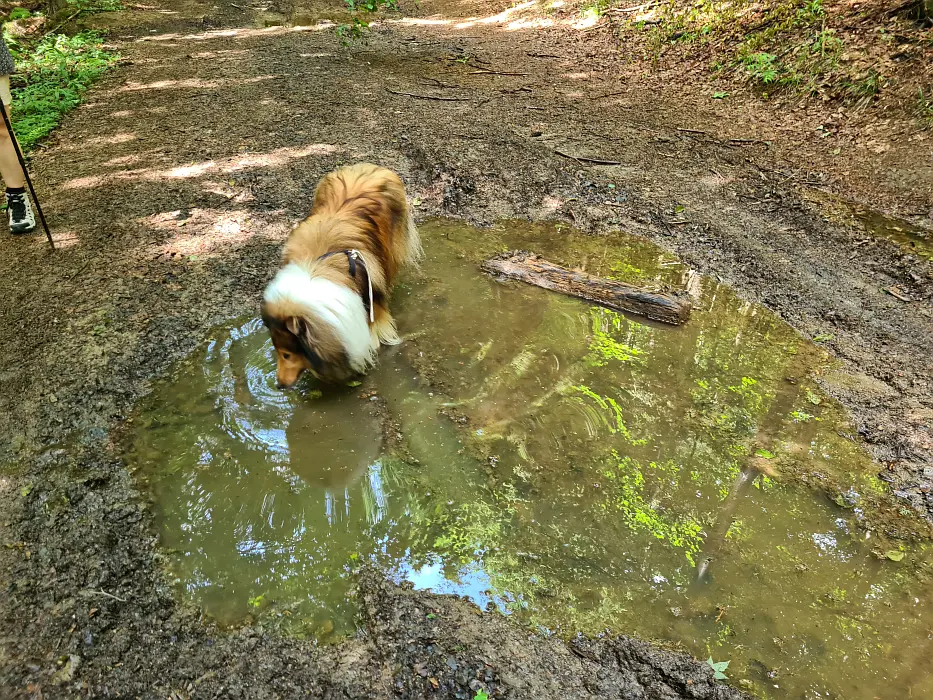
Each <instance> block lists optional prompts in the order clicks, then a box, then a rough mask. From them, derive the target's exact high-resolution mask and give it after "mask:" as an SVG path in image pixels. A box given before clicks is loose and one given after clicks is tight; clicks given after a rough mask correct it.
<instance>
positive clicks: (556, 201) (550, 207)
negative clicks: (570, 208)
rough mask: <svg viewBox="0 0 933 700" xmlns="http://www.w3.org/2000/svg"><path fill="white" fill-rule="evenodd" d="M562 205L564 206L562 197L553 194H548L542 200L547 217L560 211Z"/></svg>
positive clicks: (543, 211)
mask: <svg viewBox="0 0 933 700" xmlns="http://www.w3.org/2000/svg"><path fill="white" fill-rule="evenodd" d="M562 206H564V200H563V199H562V198H561V197H555V196H553V195H547V196H546V197H545V198H544V199H543V200H542V201H541V211H542V214H543V215H544V216H545V217H546V216H547V215H549V214H554V213H556V212H558V211H559V210H560V208H561V207H562Z"/></svg>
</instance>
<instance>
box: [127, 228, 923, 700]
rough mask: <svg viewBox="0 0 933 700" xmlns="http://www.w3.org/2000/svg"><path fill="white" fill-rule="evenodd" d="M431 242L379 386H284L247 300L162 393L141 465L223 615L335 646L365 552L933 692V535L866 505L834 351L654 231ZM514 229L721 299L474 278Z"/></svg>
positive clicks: (833, 686)
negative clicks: (596, 293) (624, 307)
mask: <svg viewBox="0 0 933 700" xmlns="http://www.w3.org/2000/svg"><path fill="white" fill-rule="evenodd" d="M423 234H424V238H425V247H426V250H427V257H426V260H425V261H424V263H423V267H422V270H421V272H420V273H419V274H417V275H412V276H411V277H410V278H409V279H408V280H407V281H405V282H404V283H403V284H402V285H401V286H400V288H399V289H398V294H397V296H396V300H395V307H396V310H397V316H398V317H399V321H400V327H401V331H402V333H403V334H404V335H407V336H408V337H409V340H408V341H407V342H406V343H405V344H404V345H403V346H401V347H399V348H393V349H386V350H384V352H383V354H382V359H381V362H380V366H379V368H378V369H377V370H376V371H375V372H374V373H373V374H372V375H371V376H370V377H368V378H367V379H366V381H365V382H364V383H363V385H362V386H360V387H352V388H351V387H348V388H344V389H340V390H324V391H321V390H320V388H318V387H315V386H314V385H313V384H311V383H306V384H304V388H303V389H302V390H300V391H297V392H293V393H287V394H285V393H281V392H279V391H277V390H276V389H275V387H274V360H273V357H272V349H271V345H270V343H269V341H268V338H267V335H266V334H265V332H264V331H263V329H262V327H261V324H260V323H259V322H258V321H256V320H249V321H247V322H245V323H242V324H240V325H237V326H235V327H232V328H229V329H225V330H219V331H218V332H217V333H216V334H215V336H214V337H213V338H212V339H211V341H210V343H209V344H208V345H207V346H206V348H205V349H204V350H203V351H202V352H200V353H199V354H197V355H196V356H194V357H192V358H191V359H190V360H188V361H187V362H185V363H184V364H183V365H181V366H180V367H179V369H178V371H177V372H176V373H175V375H174V376H173V377H172V378H171V379H170V380H169V381H166V382H165V383H163V384H162V385H160V386H159V387H157V389H156V390H155V391H154V392H153V394H152V396H151V398H150V399H149V401H148V403H147V405H146V406H145V407H144V408H143V409H142V411H141V414H140V416H139V417H138V419H137V421H136V425H137V426H138V428H137V430H136V432H135V433H134V435H132V436H131V440H130V445H129V451H128V456H129V459H130V461H131V462H132V463H133V464H134V465H135V466H136V467H138V468H139V472H140V474H141V475H142V478H143V479H144V480H145V481H146V483H147V484H148V486H149V487H150V488H151V490H152V493H153V495H154V497H155V499H156V504H157V505H156V508H157V512H158V516H159V525H160V527H161V534H162V540H163V543H164V545H165V547H166V548H168V549H169V550H170V551H171V552H172V553H173V556H172V557H171V562H172V563H171V566H172V569H173V571H174V573H175V576H176V577H177V579H178V583H179V585H180V586H181V587H182V588H183V590H184V591H186V592H187V593H188V594H189V595H190V596H192V598H193V599H194V600H196V601H197V602H198V603H199V604H200V605H201V606H203V608H204V609H205V611H206V612H207V613H208V614H210V615H212V616H214V617H215V618H216V619H217V620H218V621H219V622H220V623H221V624H227V625H236V624H242V623H244V622H248V621H249V620H251V619H255V618H260V617H261V618H262V619H263V620H264V622H265V623H266V624H269V625H280V626H281V627H282V628H283V631H285V632H286V633H291V634H300V635H314V636H317V637H321V638H328V637H339V636H340V635H341V634H345V633H348V632H350V631H352V629H353V620H354V614H355V606H354V603H353V601H352V599H351V598H348V596H347V594H348V592H349V590H350V588H351V584H352V575H351V571H352V570H353V568H354V567H355V566H357V565H358V564H359V563H361V562H364V561H366V562H372V563H376V564H378V565H379V566H381V567H384V568H385V569H386V570H389V571H390V572H392V573H393V575H395V576H396V577H398V578H400V579H407V580H410V581H412V582H414V583H415V585H416V586H418V587H426V588H433V589H435V590H438V591H446V592H457V593H461V594H465V595H469V596H470V597H471V598H473V599H474V600H475V601H476V602H477V603H479V604H480V605H486V604H487V603H489V602H492V603H494V604H496V605H497V606H499V608H500V609H501V610H503V611H505V612H508V613H509V614H512V615H514V616H516V617H517V618H519V619H520V620H522V621H523V622H525V623H527V624H530V625H532V626H534V627H535V628H537V629H540V630H545V631H549V632H555V633H559V634H571V633H574V632H576V631H578V630H582V631H584V632H587V633H595V632H598V631H601V630H603V629H605V628H607V627H608V628H610V629H615V630H619V631H624V632H629V633H637V634H641V635H643V636H646V637H651V638H660V639H666V640H670V641H675V642H679V643H681V644H683V645H684V646H685V648H687V649H688V650H690V651H691V652H693V653H694V654H696V655H698V656H702V657H704V658H705V657H707V656H710V655H711V656H712V657H713V658H714V660H716V661H722V660H730V661H731V664H730V666H729V671H728V672H727V673H728V675H730V677H731V678H732V679H733V681H739V680H741V681H743V682H744V683H745V684H746V685H749V684H751V685H753V686H754V687H755V688H757V689H758V690H759V692H761V693H762V694H766V695H767V696H768V697H793V698H799V697H806V698H847V699H852V700H861V699H863V698H864V699H865V700H870V699H872V698H875V697H908V696H909V694H910V693H913V697H917V698H919V697H931V691H930V688H931V687H933V676H931V670H930V667H929V664H928V663H925V662H927V661H928V660H929V654H930V651H931V649H933V643H931V641H930V622H929V621H930V619H931V612H933V610H931V608H933V596H931V593H930V590H931V588H930V586H929V585H928V584H926V583H925V582H926V581H927V580H928V578H929V572H930V565H929V554H928V548H927V545H926V543H925V541H923V540H919V541H917V542H916V543H914V544H911V545H910V546H908V547H903V546H901V547H899V546H898V545H897V544H896V543H895V544H891V543H890V542H889V543H882V542H881V539H880V538H879V535H878V534H877V533H875V532H873V531H872V530H871V527H870V526H869V525H867V524H866V521H865V519H864V516H865V512H866V509H867V508H869V507H870V504H871V503H872V502H873V501H876V500H878V499H883V498H884V494H885V487H884V485H883V484H881V483H880V482H878V481H877V479H875V478H874V476H872V474H873V472H872V464H871V462H870V461H869V460H868V459H867V458H866V457H865V455H864V453H863V452H862V451H861V449H860V448H859V447H858V446H857V445H856V444H854V443H853V442H852V441H851V439H850V438H848V437H846V436H847V435H848V434H849V432H850V430H849V428H848V427H847V425H846V423H845V421H844V419H843V417H842V416H841V414H840V412H839V411H838V410H837V408H836V407H835V406H834V405H833V404H832V403H831V402H830V401H829V400H828V399H827V398H826V397H825V396H823V395H822V394H821V393H820V392H819V391H818V389H817V388H816V386H815V384H814V383H813V381H812V376H813V375H814V373H816V372H819V371H820V369H821V368H822V367H823V361H822V359H821V356H820V353H819V352H818V351H817V350H816V349H815V348H814V347H813V346H811V345H809V344H808V343H805V342H803V341H802V340H801V339H800V338H799V337H798V336H797V335H796V334H795V333H794V332H793V331H792V330H791V329H789V328H788V327H787V326H786V325H784V324H783V323H781V322H780V321H779V320H777V319H776V318H775V317H773V316H772V315H770V314H769V313H767V312H766V311H764V310H763V309H761V308H760V307H757V306H755V305H752V304H749V303H746V302H743V301H741V300H739V299H737V298H736V297H735V296H734V295H733V294H732V293H730V291H729V290H728V289H726V288H724V287H722V286H721V285H717V284H714V283H711V282H710V281H708V280H705V279H702V278H699V277H696V276H694V275H691V274H689V273H688V272H687V271H686V270H685V269H684V268H683V267H682V266H680V265H679V264H678V263H677V262H676V261H675V260H673V259H671V258H670V256H668V255H667V254H665V253H663V252H662V251H660V250H658V249H657V248H655V247H653V246H651V245H650V244H648V243H646V242H643V241H640V240H638V239H634V238H629V237H625V236H622V235H617V236H611V237H606V238H593V237H586V236H582V235H579V234H576V233H574V232H572V231H568V230H567V229H566V228H560V227H553V226H531V225H528V224H514V225H513V224H509V225H506V226H500V227H498V228H496V229H492V230H486V231H481V230H476V229H471V228H469V227H466V226H464V225H462V224H459V223H452V222H445V221H435V222H430V223H428V224H426V225H425V226H424V227H423ZM509 248H525V249H533V250H535V252H538V253H540V254H542V255H544V256H545V257H548V258H550V259H552V260H554V261H556V262H560V263H562V264H565V265H567V266H572V267H579V268H584V269H586V270H587V271H589V272H592V273H594V274H598V275H602V276H611V277H616V278H619V279H623V280H626V281H629V282H633V283H636V284H656V283H667V284H672V285H676V286H686V287H687V288H689V289H690V290H691V291H692V292H693V293H694V294H695V295H697V296H698V298H699V301H698V302H697V305H696V309H695V311H694V314H693V318H692V319H691V321H690V322H689V323H688V324H686V325H685V326H683V327H681V328H669V327H661V326H658V325H655V324H651V323H646V322H644V321H642V320H637V319H632V318H627V317H625V316H623V315H620V314H617V313H614V312H611V311H608V310H606V309H602V308H597V307H593V306H589V305H586V304H584V303H581V302H579V301H576V300H574V299H570V298H566V297H562V296H559V295H556V294H552V293H549V292H545V291H543V290H539V289H534V288H530V287H527V286H521V285H512V284H501V283H498V282H495V281H492V280H490V279H488V278H487V277H485V276H483V275H482V274H481V273H480V272H479V271H478V268H477V265H476V263H477V262H478V261H480V260H481V259H483V258H484V257H486V256H489V255H491V254H493V253H495V252H498V251H501V250H504V249H509ZM452 412H453V413H452ZM446 415H454V416H461V417H463V418H465V419H466V420H462V418H461V419H460V420H451V419H450V418H448V417H446ZM802 478H805V479H806V480H808V481H809V482H810V483H812V484H816V485H820V484H826V485H827V489H824V490H817V489H815V488H808V487H806V486H804V485H802V484H801V479H802ZM829 485H832V487H831V488H829ZM829 494H832V495H833V496H834V498H831V497H830V495H829ZM834 501H837V502H838V503H837V502H834ZM879 554H880V555H881V556H880V557H879V556H878V555H879ZM886 554H887V555H889V556H890V558H888V557H887V556H885V555H886ZM895 559H898V560H900V561H894V560H895ZM924 618H925V619H924ZM924 693H927V695H924Z"/></svg>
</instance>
